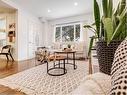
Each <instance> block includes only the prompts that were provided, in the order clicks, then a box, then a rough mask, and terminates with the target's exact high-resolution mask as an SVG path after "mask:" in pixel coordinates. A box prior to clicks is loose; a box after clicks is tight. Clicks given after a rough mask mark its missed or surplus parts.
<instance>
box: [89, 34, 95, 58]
mask: <svg viewBox="0 0 127 95" xmlns="http://www.w3.org/2000/svg"><path fill="white" fill-rule="evenodd" d="M94 39H95V36H92V37H91V38H90V44H89V51H88V56H90V55H91V49H92V47H93V42H94Z"/></svg>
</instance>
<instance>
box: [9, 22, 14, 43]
mask: <svg viewBox="0 0 127 95" xmlns="http://www.w3.org/2000/svg"><path fill="white" fill-rule="evenodd" d="M8 37H9V42H14V40H15V39H14V37H15V23H12V24H10V25H9V32H8Z"/></svg>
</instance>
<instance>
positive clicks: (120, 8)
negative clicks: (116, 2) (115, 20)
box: [119, 0, 126, 14]
mask: <svg viewBox="0 0 127 95" xmlns="http://www.w3.org/2000/svg"><path fill="white" fill-rule="evenodd" d="M125 7H126V0H121V3H120V7H119V14H121V13H122V12H123V10H124V9H125Z"/></svg>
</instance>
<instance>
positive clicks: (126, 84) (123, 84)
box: [110, 40, 127, 95]
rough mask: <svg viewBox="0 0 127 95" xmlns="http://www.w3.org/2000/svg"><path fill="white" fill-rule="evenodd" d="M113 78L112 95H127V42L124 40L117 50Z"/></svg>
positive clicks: (112, 70)
mask: <svg viewBox="0 0 127 95" xmlns="http://www.w3.org/2000/svg"><path fill="white" fill-rule="evenodd" d="M111 76H112V89H111V94H110V95H127V40H124V41H123V42H122V43H121V45H120V46H119V47H118V49H117V50H116V53H115V56H114V62H113V64H112V69H111Z"/></svg>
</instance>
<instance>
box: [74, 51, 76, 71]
mask: <svg viewBox="0 0 127 95" xmlns="http://www.w3.org/2000/svg"><path fill="white" fill-rule="evenodd" d="M73 63H74V69H76V65H75V53H73Z"/></svg>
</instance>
